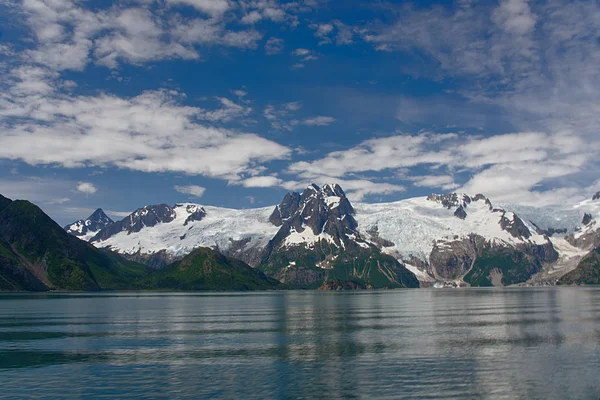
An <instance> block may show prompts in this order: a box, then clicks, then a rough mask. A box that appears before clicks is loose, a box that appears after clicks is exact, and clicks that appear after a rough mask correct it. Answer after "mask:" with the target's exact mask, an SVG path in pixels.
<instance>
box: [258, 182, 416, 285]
mask: <svg viewBox="0 0 600 400" xmlns="http://www.w3.org/2000/svg"><path fill="white" fill-rule="evenodd" d="M354 213H355V212H354V208H353V207H352V205H351V204H350V201H349V200H348V198H347V197H346V194H345V193H344V191H343V190H342V188H341V187H340V186H339V185H325V186H323V187H318V186H317V185H312V186H309V187H308V188H307V189H306V190H305V191H304V192H303V193H302V194H298V193H290V194H288V195H287V196H286V197H285V198H284V199H283V201H282V202H281V204H280V205H278V206H277V207H276V208H275V210H274V211H273V213H272V214H271V217H270V218H269V220H270V221H271V223H273V224H274V225H276V226H279V227H280V228H279V231H278V232H277V234H275V236H274V237H273V239H272V240H271V241H269V243H268V245H267V247H266V249H265V252H264V254H263V259H262V262H261V265H260V267H259V268H260V269H261V270H264V271H265V272H267V273H268V274H269V275H271V276H274V277H275V278H276V279H278V280H280V281H281V282H285V283H288V284H291V285H294V286H298V287H307V288H316V287H319V286H321V285H322V284H323V282H326V281H330V280H344V281H348V280H352V281H357V282H359V283H361V284H365V285H370V286H372V287H375V288H383V287H390V288H391V287H418V286H419V282H418V280H417V279H416V277H415V276H414V274H413V273H412V272H410V271H408V270H407V269H406V268H405V267H404V266H403V265H402V264H400V263H399V262H398V260H396V259H395V258H393V257H391V256H389V255H386V254H383V253H382V252H381V251H380V249H379V248H378V247H377V246H376V245H375V244H373V243H371V242H369V241H367V240H364V239H363V238H362V236H361V234H360V232H359V231H358V223H357V222H356V220H355V219H354Z"/></svg>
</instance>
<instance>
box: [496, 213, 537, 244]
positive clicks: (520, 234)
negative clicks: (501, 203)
mask: <svg viewBox="0 0 600 400" xmlns="http://www.w3.org/2000/svg"><path fill="white" fill-rule="evenodd" d="M511 217H512V218H511ZM500 226H501V227H502V229H504V230H505V231H506V232H508V233H510V234H511V235H512V236H513V237H516V238H522V239H529V238H530V237H531V233H530V232H529V229H528V228H527V226H525V223H524V222H523V220H522V219H521V218H519V217H518V216H517V215H516V214H514V213H507V212H504V215H502V218H501V219H500Z"/></svg>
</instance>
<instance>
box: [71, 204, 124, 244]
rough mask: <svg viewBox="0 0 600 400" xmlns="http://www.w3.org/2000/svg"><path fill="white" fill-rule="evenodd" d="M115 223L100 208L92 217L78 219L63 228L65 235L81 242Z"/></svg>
mask: <svg viewBox="0 0 600 400" xmlns="http://www.w3.org/2000/svg"><path fill="white" fill-rule="evenodd" d="M114 223H115V221H113V220H112V219H110V217H109V216H108V215H106V214H105V213H104V211H103V210H102V209H101V208H98V209H97V210H96V211H94V213H93V214H92V215H90V216H89V217H87V218H86V219H80V220H79V221H75V222H73V223H72V224H69V225H67V226H65V230H66V231H67V233H69V234H71V235H73V236H77V237H78V238H80V239H82V240H86V241H88V240H90V239H91V238H93V237H94V236H96V235H97V234H98V232H100V231H101V230H102V229H106V228H109V227H110V226H111V225H113V224H114Z"/></svg>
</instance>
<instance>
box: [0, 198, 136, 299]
mask: <svg viewBox="0 0 600 400" xmlns="http://www.w3.org/2000/svg"><path fill="white" fill-rule="evenodd" d="M145 269H146V268H145V267H144V266H143V265H140V264H136V263H133V262H130V261H127V260H125V259H123V258H122V257H121V256H119V255H117V254H114V253H110V252H107V251H105V250H101V249H97V248H95V247H94V246H92V245H90V244H88V243H86V242H84V241H81V240H79V239H77V238H76V237H74V236H71V235H69V234H68V233H66V232H65V231H64V230H63V229H62V228H61V227H60V226H58V225H57V224H56V223H55V222H54V221H53V220H52V219H51V218H50V217H48V216H47V215H46V214H44V212H43V211H42V210H41V209H39V208H38V207H37V206H35V205H34V204H32V203H30V202H28V201H24V200H15V201H11V200H9V199H7V198H5V197H2V196H0V289H2V290H46V289H61V290H100V289H101V288H105V289H123V288H129V287H131V285H132V282H135V281H136V280H137V279H141V278H143V277H144V276H145Z"/></svg>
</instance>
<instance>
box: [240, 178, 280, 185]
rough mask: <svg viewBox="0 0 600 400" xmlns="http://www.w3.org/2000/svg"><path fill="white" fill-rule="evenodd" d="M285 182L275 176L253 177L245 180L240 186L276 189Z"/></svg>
mask: <svg viewBox="0 0 600 400" xmlns="http://www.w3.org/2000/svg"><path fill="white" fill-rule="evenodd" d="M282 183H283V181H282V180H281V179H279V178H277V177H275V176H253V177H251V178H248V179H244V180H243V181H241V182H240V184H241V185H242V186H244V187H261V188H266V187H276V186H280V185H281V184H282Z"/></svg>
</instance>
